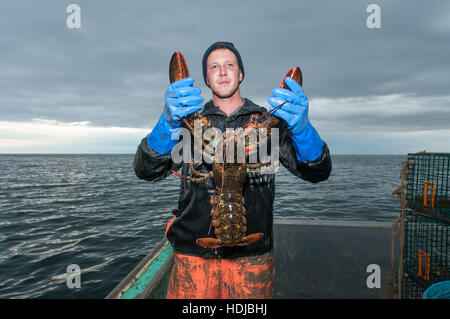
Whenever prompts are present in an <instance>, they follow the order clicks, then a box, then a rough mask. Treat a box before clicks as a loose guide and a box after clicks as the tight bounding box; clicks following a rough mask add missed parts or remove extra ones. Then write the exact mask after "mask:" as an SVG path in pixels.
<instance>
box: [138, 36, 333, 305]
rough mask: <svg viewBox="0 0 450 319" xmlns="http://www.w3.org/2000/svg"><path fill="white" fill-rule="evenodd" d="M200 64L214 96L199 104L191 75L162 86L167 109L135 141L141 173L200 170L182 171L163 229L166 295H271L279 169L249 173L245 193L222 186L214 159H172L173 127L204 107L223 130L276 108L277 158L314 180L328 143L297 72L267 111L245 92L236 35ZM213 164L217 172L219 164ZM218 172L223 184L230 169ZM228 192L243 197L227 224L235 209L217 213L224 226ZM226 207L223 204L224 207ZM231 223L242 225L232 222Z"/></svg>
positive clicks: (325, 166) (324, 165)
mask: <svg viewBox="0 0 450 319" xmlns="http://www.w3.org/2000/svg"><path fill="white" fill-rule="evenodd" d="M183 62H184V59H183ZM202 66H203V77H204V80H205V83H206V85H207V86H208V87H209V88H210V89H211V91H212V96H213V99H212V100H211V101H209V102H208V103H206V104H205V105H204V106H201V103H203V98H202V97H201V96H200V94H201V91H200V89H199V88H197V87H194V86H193V83H194V79H193V78H192V77H186V78H182V79H181V80H177V81H174V82H173V83H171V84H170V86H169V88H168V90H167V91H166V94H165V102H166V105H165V107H164V112H163V114H162V115H161V117H160V119H159V121H158V123H157V124H156V126H155V128H154V129H153V130H152V132H151V133H150V134H149V135H148V136H147V137H145V138H144V139H143V140H142V142H141V144H140V145H139V146H138V149H137V152H136V156H135V160H134V169H135V172H136V175H137V176H138V177H139V178H142V179H145V180H148V181H157V180H161V179H164V178H165V177H167V176H168V175H170V174H171V173H172V172H176V171H178V170H179V169H180V168H181V174H179V173H176V174H177V175H178V176H180V177H185V176H189V175H191V176H203V178H197V179H196V178H188V177H185V178H182V179H181V187H180V196H179V200H178V209H177V210H175V212H176V214H175V216H174V218H172V219H171V220H170V221H169V224H168V226H167V229H166V237H167V239H168V240H169V242H170V243H171V245H172V247H173V251H174V265H173V269H172V273H171V278H170V282H169V287H168V292H167V296H166V297H167V298H179V299H219V298H225V299H229V298H230V299H246V298H271V297H272V287H273V274H274V269H273V203H274V196H275V174H273V173H271V174H261V173H257V172H256V173H255V172H251V173H250V172H249V173H246V175H243V176H244V180H245V182H243V184H242V189H241V194H237V195H234V194H231V193H230V194H224V193H221V192H220V185H216V184H217V183H218V180H220V179H218V178H217V176H214V178H208V176H209V177H211V176H212V174H211V173H210V174H207V173H208V172H211V171H212V166H211V163H206V162H202V163H198V165H197V166H196V167H195V168H194V166H193V164H192V163H186V162H183V163H178V162H176V161H173V159H172V156H171V152H172V150H173V149H174V146H175V145H176V144H177V143H178V139H177V137H176V136H178V135H176V132H179V131H180V129H181V128H184V127H186V124H185V123H187V121H186V118H188V117H190V116H193V114H200V115H199V116H201V117H202V118H204V119H206V120H207V121H208V123H210V125H211V126H212V127H214V128H217V129H219V130H220V131H221V132H224V131H226V130H227V129H235V128H240V127H243V126H245V125H246V124H248V123H250V122H252V120H254V119H255V117H256V119H258V120H260V122H261V121H264V120H265V119H266V118H267V117H269V116H271V115H273V116H274V118H275V117H276V118H277V121H278V119H281V120H280V121H278V122H277V123H278V125H277V128H278V137H279V141H278V145H279V148H278V151H279V154H278V156H279V161H280V163H281V164H282V165H283V166H284V167H286V168H287V169H288V170H289V171H290V172H291V173H292V174H294V175H296V176H298V177H299V178H301V179H303V180H306V181H309V182H312V183H317V182H321V181H324V180H326V179H327V178H328V177H329V175H330V172H331V158H330V154H329V150H328V147H327V145H326V143H325V142H324V141H323V140H322V139H321V138H320V136H319V134H318V133H317V131H316V130H315V128H314V127H313V126H312V125H311V123H310V122H309V119H308V99H307V97H306V95H305V93H304V92H303V89H302V87H301V80H298V79H297V81H296V80H295V77H294V74H293V73H294V72H292V73H289V74H288V75H289V76H286V78H285V79H284V81H283V83H282V87H281V88H275V89H274V90H273V91H272V94H273V96H272V97H270V98H269V99H268V102H269V104H270V105H271V106H272V107H273V108H271V109H270V110H272V112H271V115H267V110H266V109H265V108H263V107H260V106H258V105H256V104H254V103H253V102H252V101H250V100H249V99H247V98H242V97H241V92H240V87H239V86H240V83H241V82H242V81H243V79H244V75H245V73H244V66H243V63H242V59H241V56H240V54H239V52H238V50H237V49H236V48H235V47H234V45H233V44H232V43H230V42H216V43H214V44H212V45H211V46H210V47H209V48H208V49H207V50H206V52H205V54H204V56H203V61H202ZM298 71H299V70H298ZM186 72H187V67H186ZM299 72H300V71H299ZM188 74H189V73H186V75H187V76H188ZM299 82H300V83H299ZM270 110H269V111H270ZM196 112H198V113H196ZM266 115H267V116H266ZM260 118H262V119H260ZM265 123H267V122H265ZM174 136H175V137H174ZM215 164H216V163H214V165H215ZM222 165H223V167H225V164H222ZM228 167H230V166H228ZM224 170H225V168H224ZM214 172H215V173H216V174H217V172H218V171H217V170H214ZM219 173H220V172H219ZM221 174H222V188H223V183H224V182H223V179H224V178H223V175H224V174H225V171H222V172H221ZM244 174H245V173H244ZM194 180H196V181H197V180H201V183H199V182H193V181H194ZM219 183H220V182H219ZM218 190H219V191H218ZM225 195H226V196H229V197H233V198H234V197H238V199H233V200H231V204H233V205H234V202H239V203H236V205H235V206H236V207H238V208H237V209H241V210H242V214H241V215H239V218H240V219H239V221H240V222H239V223H234V222H231V221H229V222H230V223H229V224H227V222H228V221H227V220H226V218H229V219H230V220H231V219H232V218H235V217H233V216H235V215H233V214H232V212H231V211H230V213H229V214H228V213H227V214H226V216H230V217H226V216H225V215H224V216H220V218H222V219H221V220H225V224H226V226H223V222H222V226H223V227H222V228H220V229H219V227H221V226H219V224H220V220H219V217H218V215H220V214H221V213H218V210H219V209H217V210H215V208H214V207H215V206H214V205H219V204H218V203H219V202H220V201H221V200H222V197H226V196H225ZM241 197H242V198H241ZM224 200H225V199H224ZM233 201H234V202H233ZM227 203H229V206H230V207H231V206H233V205H231V204H230V202H227ZM241 206H242V208H241ZM217 207H218V206H217ZM224 209H226V208H223V207H222V212H223V210H224ZM229 209H232V208H229ZM233 209H236V208H233ZM244 215H245V218H244V217H243V216H244ZM212 219H213V220H212ZM214 219H216V220H214ZM241 219H242V222H241ZM211 225H213V228H214V227H217V228H216V230H215V233H214V232H211ZM230 227H231V228H233V227H235V228H236V227H237V228H236V229H234V230H230V229H229V228H230ZM239 227H240V228H239ZM238 228H239V229H238ZM224 229H225V230H227V231H229V232H230V233H231V234H233V231H234V232H235V233H236V232H237V233H239V231H238V230H240V232H243V234H242V236H240V237H236V238H239V240H238V241H237V242H236V243H233V244H230V242H228V241H227V239H226V238H227V237H224V236H223V232H224ZM221 231H222V234H221V233H220V232H221ZM245 233H248V234H249V235H245ZM221 235H222V236H221ZM244 235H245V236H244ZM199 238H200V239H199ZM233 238H234V237H233Z"/></svg>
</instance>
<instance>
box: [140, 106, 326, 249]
mask: <svg viewBox="0 0 450 319" xmlns="http://www.w3.org/2000/svg"><path fill="white" fill-rule="evenodd" d="M266 111H267V110H266V109H265V108H263V107H260V106H258V105H256V104H254V103H253V102H252V101H250V100H248V99H244V104H243V105H242V106H241V107H239V108H238V109H237V110H236V111H234V112H233V113H232V114H230V115H229V116H227V115H226V114H225V113H224V112H222V111H221V110H220V109H219V108H218V107H215V106H214V105H213V102H212V101H210V102H208V103H207V104H205V106H204V108H203V111H202V112H201V114H202V115H203V116H205V117H206V118H207V119H208V120H209V121H210V122H211V124H212V126H213V127H217V128H218V129H220V130H221V131H222V132H224V131H225V130H226V128H239V127H242V126H243V125H245V124H247V123H248V122H250V120H251V119H250V117H251V115H252V114H263V113H265V112H266ZM262 120H264V119H262ZM262 120H261V121H262ZM278 127H279V160H280V163H281V164H282V165H283V166H284V167H286V168H287V169H288V170H289V171H290V172H291V173H292V174H294V175H296V176H298V177H300V178H301V179H303V180H306V181H309V182H312V183H317V182H320V181H324V180H326V179H327V178H328V176H329V175H330V173H331V158H330V154H329V150H328V147H327V145H326V144H325V143H324V147H323V150H322V154H321V156H319V158H318V159H317V160H315V161H314V162H300V161H298V160H297V156H296V153H295V150H294V146H293V144H292V140H291V133H290V131H289V129H288V128H287V124H286V122H285V121H283V120H282V121H280V124H279V126H278ZM180 168H181V172H180V173H181V174H182V175H184V176H192V172H191V169H190V167H189V163H180V164H176V163H174V162H173V161H172V159H171V155H170V154H169V155H160V154H159V153H157V152H155V151H154V150H152V149H151V148H150V147H149V145H148V143H147V138H144V139H142V142H141V144H140V145H139V146H138V149H137V152H136V156H135V159H134V170H135V172H136V175H137V176H138V177H139V178H141V179H145V180H148V181H158V180H161V179H163V178H165V177H167V176H168V175H169V174H171V171H172V170H175V171H177V170H179V169H180ZM195 168H196V170H199V171H202V172H208V171H210V170H211V165H208V164H207V163H202V164H200V165H198V166H195ZM180 183H181V185H180V196H179V200H178V209H177V210H176V211H177V212H178V213H177V215H176V218H175V220H174V221H173V223H172V225H171V226H170V228H169V230H168V232H167V238H168V240H169V241H170V243H171V244H172V247H173V249H174V251H175V252H177V253H181V254H187V255H193V256H199V257H203V258H238V257H246V256H253V255H261V254H264V253H266V252H269V251H272V249H273V230H272V226H273V203H274V198H275V174H259V173H247V181H246V183H245V185H244V199H245V205H244V206H245V209H246V212H247V213H246V216H245V217H246V219H247V234H253V233H260V232H261V233H263V234H264V237H263V238H262V239H260V240H259V241H257V242H256V243H254V244H251V245H248V246H241V247H238V246H235V247H221V248H215V249H210V248H202V247H200V246H198V245H197V244H196V243H195V240H196V239H197V238H203V237H214V231H211V230H210V223H211V216H210V211H211V205H210V202H209V201H210V197H211V195H212V194H213V192H214V190H215V185H214V182H213V179H209V180H207V181H206V182H204V183H202V184H199V183H193V182H189V181H187V180H184V179H181V180H180Z"/></svg>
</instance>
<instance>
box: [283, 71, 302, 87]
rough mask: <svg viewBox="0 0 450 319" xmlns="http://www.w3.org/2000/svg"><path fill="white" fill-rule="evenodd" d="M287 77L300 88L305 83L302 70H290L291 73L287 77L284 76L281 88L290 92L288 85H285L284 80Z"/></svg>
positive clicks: (288, 72)
mask: <svg viewBox="0 0 450 319" xmlns="http://www.w3.org/2000/svg"><path fill="white" fill-rule="evenodd" d="M287 77H290V78H292V79H294V80H295V81H296V82H297V83H298V84H299V85H300V86H301V85H302V83H303V76H302V71H301V70H300V68H299V67H296V68H295V69H289V71H287V73H286V75H285V76H284V78H283V80H282V81H281V84H280V88H282V89H288V90H289V87H288V86H287V85H286V83H284V80H285V79H286V78H287Z"/></svg>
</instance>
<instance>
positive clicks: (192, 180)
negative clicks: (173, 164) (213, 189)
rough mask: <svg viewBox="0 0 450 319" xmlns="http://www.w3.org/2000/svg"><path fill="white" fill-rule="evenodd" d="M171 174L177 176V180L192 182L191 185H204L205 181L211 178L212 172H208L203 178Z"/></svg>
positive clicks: (176, 173)
mask: <svg viewBox="0 0 450 319" xmlns="http://www.w3.org/2000/svg"><path fill="white" fill-rule="evenodd" d="M172 173H174V174H175V175H176V176H178V177H179V178H182V179H185V180H187V181H190V182H193V183H199V184H201V183H204V182H205V181H207V180H208V179H210V178H211V177H212V176H213V171H211V172H209V173H208V174H206V175H205V176H203V177H187V176H183V175H181V174H180V173H178V172H175V171H172Z"/></svg>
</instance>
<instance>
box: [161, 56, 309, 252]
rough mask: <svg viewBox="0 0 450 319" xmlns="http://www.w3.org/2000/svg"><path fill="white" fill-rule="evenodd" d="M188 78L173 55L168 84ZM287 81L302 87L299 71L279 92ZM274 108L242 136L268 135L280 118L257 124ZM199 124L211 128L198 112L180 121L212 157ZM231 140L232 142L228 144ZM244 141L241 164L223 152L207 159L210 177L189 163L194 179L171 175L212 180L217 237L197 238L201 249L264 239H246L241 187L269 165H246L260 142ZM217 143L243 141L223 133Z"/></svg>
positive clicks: (254, 120)
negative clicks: (255, 131) (254, 172)
mask: <svg viewBox="0 0 450 319" xmlns="http://www.w3.org/2000/svg"><path fill="white" fill-rule="evenodd" d="M189 76H190V75H189V70H188V67H187V64H186V61H185V59H184V57H183V55H182V54H181V53H180V52H175V53H174V54H173V55H172V58H171V60H170V66H169V78H170V82H171V83H172V82H175V81H178V80H181V79H184V78H187V77H189ZM286 77H291V78H293V79H294V80H295V81H297V82H298V83H299V84H300V85H301V84H302V73H301V71H300V68H299V67H296V68H295V69H290V70H289V71H288V72H287V73H286V75H285V77H284V78H283V80H282V82H281V85H280V87H281V88H286V89H289V88H288V87H287V86H286V84H285V83H284V79H285V78H286ZM285 103H286V102H285ZM283 104H284V103H283ZM283 104H281V105H279V106H277V107H276V108H278V107H281V106H282V105H283ZM276 108H274V109H272V110H271V111H269V112H267V113H265V114H263V115H261V116H258V117H252V120H251V122H249V123H248V124H246V125H244V126H243V127H242V129H243V132H244V134H245V132H248V131H249V130H251V129H261V128H264V129H267V131H268V134H270V129H271V128H272V127H275V126H276V125H278V123H279V121H280V120H279V118H277V117H274V116H272V115H269V116H268V119H267V120H265V121H264V122H263V123H258V120H260V119H262V118H263V117H265V116H266V115H268V114H269V113H270V112H272V111H273V110H275V109H276ZM198 120H199V121H200V123H201V125H202V130H203V131H204V130H205V129H206V128H210V127H211V124H210V123H209V121H208V120H207V119H206V117H203V116H202V115H201V114H200V113H198V112H197V113H194V114H191V115H190V116H188V117H185V118H183V121H184V123H185V125H186V126H187V128H188V129H189V130H190V132H191V134H192V135H193V136H194V138H200V139H202V140H201V141H200V142H201V144H200V145H203V147H204V148H205V149H208V152H205V154H208V153H209V154H213V153H214V150H212V149H211V143H209V144H208V143H207V142H208V141H205V140H203V138H202V137H201V136H203V134H202V135H201V136H200V137H199V135H198V134H194V121H198ZM241 132H242V131H241ZM230 139H232V140H231V141H230ZM244 141H245V156H246V160H245V161H243V162H242V163H238V162H237V161H236V160H235V157H236V154H232V156H233V157H234V158H233V160H231V161H227V160H226V152H225V151H224V152H223V157H222V158H221V161H217V160H214V159H213V158H212V157H211V158H210V159H211V161H212V168H213V169H212V171H210V172H209V173H204V172H199V171H197V170H196V169H195V168H194V166H193V163H192V161H191V162H190V168H191V171H192V174H193V175H194V176H196V177H186V176H183V175H181V174H179V173H177V172H175V171H172V172H173V173H174V174H175V175H176V176H178V177H180V178H183V179H186V180H188V181H190V182H194V183H203V182H205V181H206V180H208V179H209V178H213V180H214V184H215V186H216V192H215V194H214V195H213V196H212V197H211V199H210V204H211V216H212V221H211V226H212V227H214V234H215V235H216V237H215V238H209V237H206V238H198V239H197V240H196V243H197V245H199V246H201V247H205V248H218V247H222V246H246V245H250V244H253V243H255V242H257V241H258V240H260V239H261V238H263V237H264V234H263V233H254V234H250V235H246V232H247V220H246V218H245V214H246V210H245V208H244V196H243V187H244V183H245V180H246V177H247V171H251V170H255V169H258V168H260V167H262V166H265V165H268V164H270V163H254V164H250V163H248V160H247V159H248V156H249V154H251V153H252V152H255V151H256V150H257V146H258V143H260V142H256V143H253V144H252V143H249V140H248V139H244ZM209 142H211V141H209ZM220 142H221V143H222V147H223V150H224V149H225V148H226V145H228V144H229V143H230V142H231V143H235V145H237V144H238V143H242V140H241V139H240V138H239V136H237V135H229V134H226V133H223V134H222V139H220ZM234 149H235V148H234ZM216 150H217V148H216Z"/></svg>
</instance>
